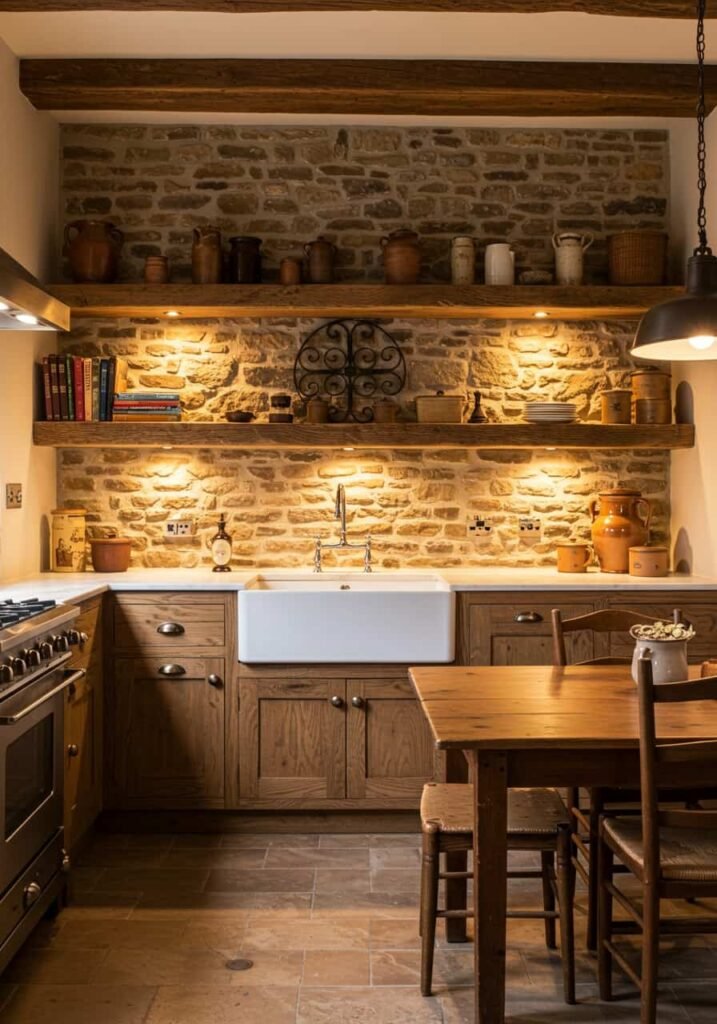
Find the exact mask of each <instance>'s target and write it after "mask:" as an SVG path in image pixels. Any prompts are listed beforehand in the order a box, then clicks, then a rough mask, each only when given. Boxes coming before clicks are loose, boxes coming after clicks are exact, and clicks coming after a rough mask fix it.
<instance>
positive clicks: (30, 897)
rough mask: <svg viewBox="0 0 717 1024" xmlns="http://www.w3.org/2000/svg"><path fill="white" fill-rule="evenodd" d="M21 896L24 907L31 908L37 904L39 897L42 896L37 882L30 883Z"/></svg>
mask: <svg viewBox="0 0 717 1024" xmlns="http://www.w3.org/2000/svg"><path fill="white" fill-rule="evenodd" d="M22 895H23V899H24V901H25V906H26V907H31V906H32V905H33V903H37V901H38V900H39V898H40V896H42V888H41V886H39V885H38V884H37V882H30V884H29V885H26V886H25V888H24V889H23V890H22Z"/></svg>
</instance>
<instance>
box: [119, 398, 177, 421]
mask: <svg viewBox="0 0 717 1024" xmlns="http://www.w3.org/2000/svg"><path fill="white" fill-rule="evenodd" d="M181 415H182V410H181V407H180V405H179V395H178V394H177V393H176V392H173V391H119V392H117V393H116V394H115V396H114V401H113V403H112V419H113V420H114V421H115V422H118V421H119V422H121V423H130V422H132V423H168V422H173V421H175V422H176V421H177V420H178V419H179V418H180V417H181Z"/></svg>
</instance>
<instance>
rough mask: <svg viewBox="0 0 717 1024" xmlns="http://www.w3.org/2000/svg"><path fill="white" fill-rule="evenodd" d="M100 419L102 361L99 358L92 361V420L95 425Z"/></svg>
mask: <svg viewBox="0 0 717 1024" xmlns="http://www.w3.org/2000/svg"><path fill="white" fill-rule="evenodd" d="M99 418H100V360H99V358H98V357H97V356H95V357H94V359H93V360H92V419H93V420H94V421H95V423H96V422H97V421H98V420H99Z"/></svg>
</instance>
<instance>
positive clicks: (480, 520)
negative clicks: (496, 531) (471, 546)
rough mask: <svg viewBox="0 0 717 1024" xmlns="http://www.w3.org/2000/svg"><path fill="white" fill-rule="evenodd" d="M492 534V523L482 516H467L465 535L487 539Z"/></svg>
mask: <svg viewBox="0 0 717 1024" xmlns="http://www.w3.org/2000/svg"><path fill="white" fill-rule="evenodd" d="M491 533H493V522H492V520H490V519H486V518H485V517H484V516H468V522H467V524H466V535H467V536H468V537H489V536H490V535H491Z"/></svg>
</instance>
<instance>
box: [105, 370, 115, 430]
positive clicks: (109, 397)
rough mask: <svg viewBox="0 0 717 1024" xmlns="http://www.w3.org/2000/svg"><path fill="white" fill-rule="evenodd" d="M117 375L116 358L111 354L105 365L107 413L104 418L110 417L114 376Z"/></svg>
mask: <svg viewBox="0 0 717 1024" xmlns="http://www.w3.org/2000/svg"><path fill="white" fill-rule="evenodd" d="M116 376H117V359H116V358H115V357H114V356H113V357H112V359H110V361H109V366H108V367H107V415H106V417H105V419H108V420H111V419H112V403H113V401H114V393H115V378H116Z"/></svg>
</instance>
